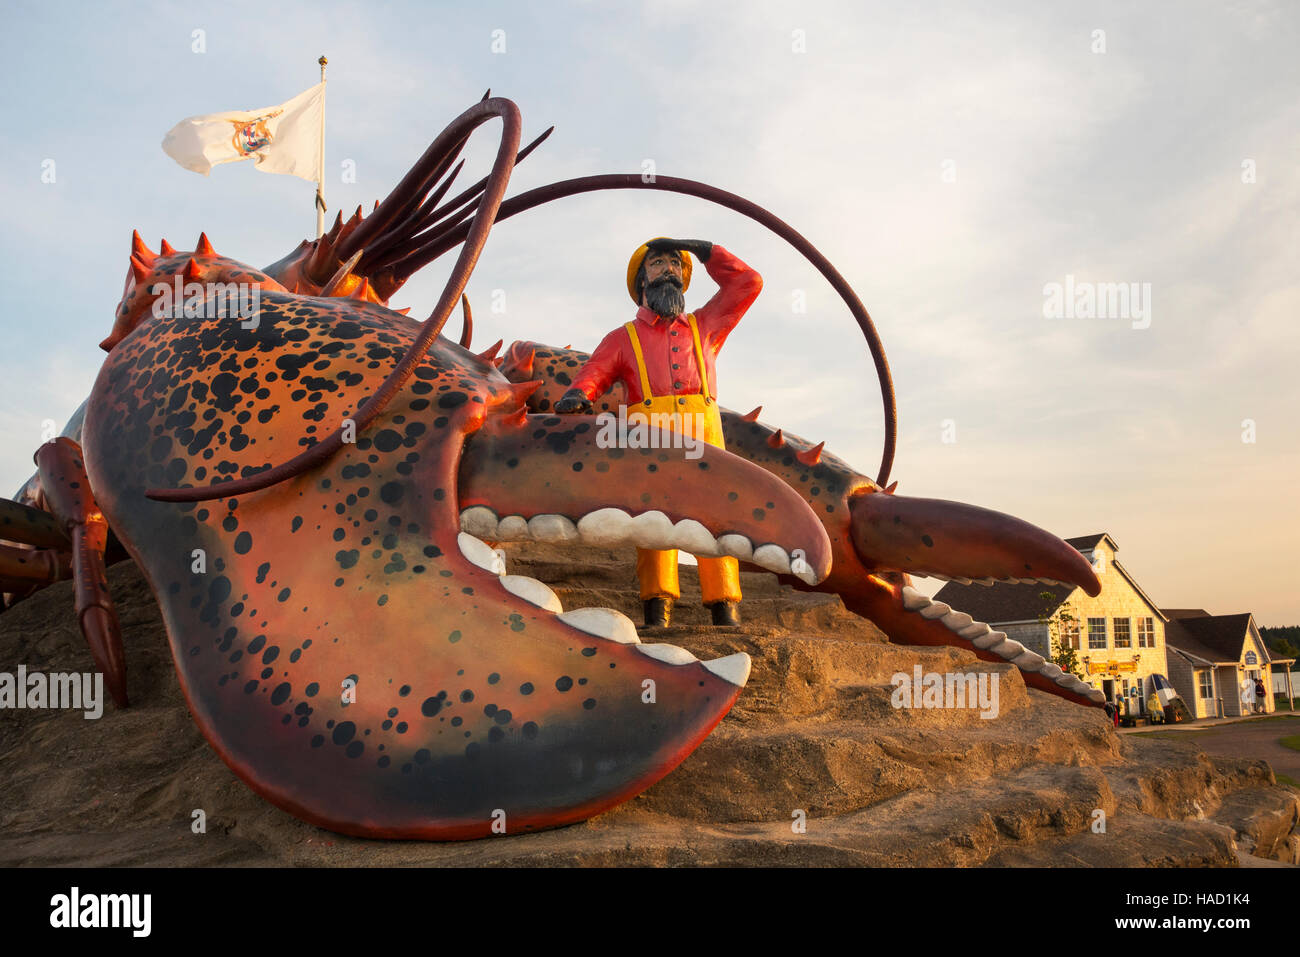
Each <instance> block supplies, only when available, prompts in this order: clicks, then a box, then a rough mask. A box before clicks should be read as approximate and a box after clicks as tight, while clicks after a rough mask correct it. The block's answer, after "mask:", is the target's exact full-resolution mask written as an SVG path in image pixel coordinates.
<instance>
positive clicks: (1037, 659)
mask: <svg viewBox="0 0 1300 957" xmlns="http://www.w3.org/2000/svg"><path fill="white" fill-rule="evenodd" d="M1011 663H1012V664H1013V665H1015V666H1016V667H1017V668H1019V669H1020V670H1021V671H1038V670H1040V669H1041V668H1042V667H1043V665H1045V664H1046V663H1047V659H1046V658H1044V657H1043V656H1042V655H1040V654H1039V653H1038V652H1036V651H1030V650H1029V649H1027V648H1026V649H1025V652H1024V654H1020V655H1016V657H1014V658H1012V659H1011Z"/></svg>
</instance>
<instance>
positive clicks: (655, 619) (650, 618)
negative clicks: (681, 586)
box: [645, 598, 673, 628]
mask: <svg viewBox="0 0 1300 957" xmlns="http://www.w3.org/2000/svg"><path fill="white" fill-rule="evenodd" d="M672 616H673V600H672V599H671V598H647V599H646V600H645V626H646V627H647V628H667V627H668V623H669V621H671V620H672Z"/></svg>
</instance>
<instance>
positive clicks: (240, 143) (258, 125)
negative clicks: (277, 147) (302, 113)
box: [230, 110, 284, 156]
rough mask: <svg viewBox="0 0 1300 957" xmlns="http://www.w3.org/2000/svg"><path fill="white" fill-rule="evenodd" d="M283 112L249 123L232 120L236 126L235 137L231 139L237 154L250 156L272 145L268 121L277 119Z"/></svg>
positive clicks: (265, 115)
mask: <svg viewBox="0 0 1300 957" xmlns="http://www.w3.org/2000/svg"><path fill="white" fill-rule="evenodd" d="M283 112H284V110H276V111H274V112H272V113H266V114H264V115H262V116H258V117H254V118H253V119H251V120H247V121H244V120H230V122H231V123H233V124H234V126H235V135H234V137H233V138H232V139H231V143H233V144H234V147H235V152H237V153H238V154H239V155H240V156H249V155H251V154H253V153H256V152H257V151H258V150H260V149H261V148H262V147H263V146H265V145H266V144H268V143H270V142H271V131H270V130H268V129H267V128H266V121H267V120H273V119H275V118H276V117H277V116H279V115H280V114H281V113H283Z"/></svg>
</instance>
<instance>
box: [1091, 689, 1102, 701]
mask: <svg viewBox="0 0 1300 957" xmlns="http://www.w3.org/2000/svg"><path fill="white" fill-rule="evenodd" d="M1088 697H1089V698H1091V699H1092V700H1093V701H1105V700H1106V695H1105V694H1104V693H1103V692H1102V691H1101V689H1100V688H1093V689H1092V690H1091V691H1089V692H1088Z"/></svg>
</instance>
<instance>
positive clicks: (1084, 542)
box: [1065, 532, 1119, 552]
mask: <svg viewBox="0 0 1300 957" xmlns="http://www.w3.org/2000/svg"><path fill="white" fill-rule="evenodd" d="M1103 538H1105V539H1109V540H1110V547H1111V549H1112V550H1113V551H1119V546H1118V545H1116V544H1115V539H1113V538H1111V537H1110V535H1109V533H1107V532H1097V533H1096V534H1093V535H1080V536H1079V537H1078V538H1067V539H1066V540H1065V544H1067V545H1073V546H1074V547H1075V548H1077V549H1078V550H1079V551H1081V552H1089V551H1092V550H1093V549H1094V548H1096V547H1097V543H1098V542H1100V541H1101V540H1102V539H1103Z"/></svg>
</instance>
